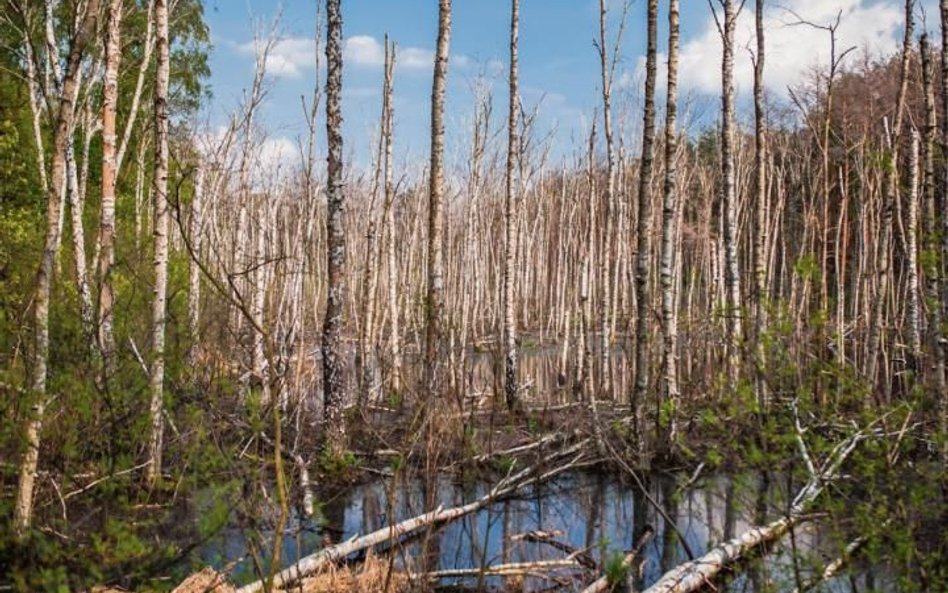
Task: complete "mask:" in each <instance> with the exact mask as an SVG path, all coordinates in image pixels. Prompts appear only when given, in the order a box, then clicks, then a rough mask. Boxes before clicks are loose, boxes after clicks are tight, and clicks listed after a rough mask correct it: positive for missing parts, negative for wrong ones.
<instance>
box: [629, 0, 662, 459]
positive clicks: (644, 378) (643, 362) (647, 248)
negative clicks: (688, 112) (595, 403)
mask: <svg viewBox="0 0 948 593" xmlns="http://www.w3.org/2000/svg"><path fill="white" fill-rule="evenodd" d="M657 33H658V0H649V2H648V44H647V49H646V53H645V113H644V115H643V125H642V164H641V167H640V168H639V195H638V198H639V216H638V229H637V234H638V252H637V253H636V258H635V259H636V265H635V301H636V306H637V311H636V315H635V391H634V393H633V396H632V407H633V408H635V409H636V410H639V409H640V408H641V407H642V405H643V404H644V401H645V398H646V397H647V396H648V390H649V386H650V383H651V380H650V376H649V375H650V366H651V358H652V357H651V352H650V348H649V341H650V340H649V336H650V335H651V323H650V321H651V309H652V307H651V305H652V294H651V286H650V284H649V282H650V278H649V276H650V271H651V263H652V261H651V260H652V189H651V184H652V160H653V158H654V152H655V148H654V144H655V79H656V73H657V70H658V68H657V62H658V60H657V55H658V52H657V49H656V44H657V41H656V39H657V36H658V34H657ZM635 417H637V418H639V417H641V413H640V412H636V414H635ZM642 431H643V427H642V426H641V425H640V423H637V425H636V427H635V432H636V434H637V436H636V439H637V441H638V443H639V444H640V445H641V444H642V443H643V442H644V440H643V435H642Z"/></svg>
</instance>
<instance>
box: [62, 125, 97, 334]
mask: <svg viewBox="0 0 948 593" xmlns="http://www.w3.org/2000/svg"><path fill="white" fill-rule="evenodd" d="M84 127H85V126H84ZM85 131H86V132H87V133H89V132H90V131H91V130H90V129H89V128H86V130H85ZM73 136H74V134H73ZM73 140H74V137H73V138H70V141H69V146H68V147H67V148H66V176H67V179H66V195H67V196H68V197H69V214H70V219H71V222H72V250H73V260H74V262H73V263H74V264H75V266H76V288H77V289H78V292H79V316H80V320H81V321H82V331H83V333H84V334H85V335H86V336H87V337H88V338H92V336H94V335H95V331H94V329H93V325H94V322H93V320H92V287H91V286H90V284H89V265H88V258H87V257H86V233H85V225H84V223H83V220H82V213H83V211H84V210H85V196H84V195H83V193H84V192H83V191H82V187H81V182H80V180H79V171H78V168H79V165H78V163H77V162H76V153H75V150H74V149H73Z"/></svg>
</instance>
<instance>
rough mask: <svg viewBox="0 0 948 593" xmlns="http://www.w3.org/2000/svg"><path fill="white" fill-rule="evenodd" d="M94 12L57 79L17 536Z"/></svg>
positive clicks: (32, 456) (23, 521) (32, 476)
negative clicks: (69, 153)
mask: <svg viewBox="0 0 948 593" xmlns="http://www.w3.org/2000/svg"><path fill="white" fill-rule="evenodd" d="M98 17H99V2H98V0H89V4H88V5H87V8H86V13H85V17H84V18H83V20H82V22H81V23H79V25H78V27H77V33H76V35H75V37H74V40H73V43H72V47H71V48H70V50H69V57H68V60H67V62H66V71H65V77H64V78H63V79H62V87H61V89H60V95H59V101H58V103H59V109H58V111H57V114H56V123H55V127H54V129H53V154H52V155H51V164H52V171H51V175H50V186H49V190H48V191H47V192H46V199H47V206H46V239H45V244H44V246H43V255H42V260H41V261H40V266H39V270H38V272H37V277H36V293H35V295H34V297H33V314H34V325H35V327H34V331H35V337H34V340H35V343H34V350H33V365H32V366H33V368H32V374H31V376H30V392H31V394H30V395H31V398H32V409H31V410H30V414H29V418H28V419H27V422H26V427H25V430H24V431H23V434H24V441H25V446H26V450H25V452H24V454H23V459H22V460H21V462H20V472H19V481H18V483H17V494H16V503H15V506H14V509H13V529H14V531H15V533H16V534H17V536H18V537H23V536H25V535H26V533H27V531H28V530H29V528H30V524H31V523H32V520H33V491H34V487H35V484H36V473H37V466H38V464H39V448H40V431H41V430H42V428H43V416H44V414H45V411H46V404H47V403H48V396H47V393H46V378H47V377H46V374H47V370H48V368H47V365H48V362H49V300H50V289H51V286H52V281H53V273H54V271H55V266H56V259H57V257H58V254H59V247H60V244H61V239H62V234H61V226H60V217H61V213H62V209H63V187H64V185H65V177H66V148H67V143H68V142H69V138H70V130H71V129H72V126H73V121H74V117H75V107H76V105H75V101H76V94H77V93H76V91H77V87H78V85H79V72H80V65H81V62H82V58H83V55H84V52H85V49H86V46H87V45H88V44H89V43H90V41H91V40H92V38H93V36H94V35H95V28H96V21H97V20H98Z"/></svg>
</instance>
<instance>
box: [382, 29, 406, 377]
mask: <svg viewBox="0 0 948 593" xmlns="http://www.w3.org/2000/svg"><path fill="white" fill-rule="evenodd" d="M388 52H389V53H388V59H389V71H390V74H389V76H388V77H387V80H388V86H387V87H386V88H385V94H386V96H387V99H386V101H385V106H386V113H385V202H384V205H383V210H384V215H385V226H386V232H387V233H388V244H387V246H386V249H387V252H386V256H387V259H388V314H389V319H390V320H389V323H390V324H391V326H390V328H389V332H390V333H389V338H388V340H389V350H390V352H391V355H392V360H391V365H392V390H393V391H395V392H396V393H397V392H399V391H400V390H401V380H402V379H401V376H402V350H401V346H402V345H401V332H400V330H399V321H400V320H399V315H400V311H399V307H398V260H397V258H396V257H395V184H394V181H393V178H392V143H393V141H394V139H393V135H394V133H395V125H394V118H395V104H394V103H393V102H392V94H393V88H394V83H395V81H394V77H395V59H396V57H395V43H394V42H393V43H392V44H391V48H390V49H389V50H388Z"/></svg>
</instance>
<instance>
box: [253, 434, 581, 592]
mask: <svg viewBox="0 0 948 593" xmlns="http://www.w3.org/2000/svg"><path fill="white" fill-rule="evenodd" d="M588 442H589V439H585V440H583V441H580V442H579V443H577V444H575V445H573V446H572V447H569V448H567V449H565V450H563V451H561V452H559V453H557V454H555V455H552V456H551V457H550V459H549V460H548V462H549V461H555V460H560V459H563V458H565V457H568V456H570V455H575V457H574V458H573V459H571V460H570V461H568V462H567V463H565V464H563V465H561V466H559V467H556V468H554V469H552V470H550V471H547V472H546V473H543V474H539V475H534V476H533V477H530V476H531V475H532V474H536V473H537V469H536V468H535V467H528V468H526V469H524V470H522V471H520V472H518V473H516V474H514V475H512V476H508V477H507V478H504V479H503V480H501V481H500V482H499V483H497V485H495V486H494V488H492V489H491V491H490V492H489V493H487V494H486V495H484V496H483V497H481V498H479V499H477V500H475V501H473V502H470V503H468V504H465V505H461V506H457V507H452V508H448V509H445V508H444V507H443V506H439V507H438V508H436V509H435V510H433V511H431V512H428V513H425V514H423V515H419V516H417V517H412V518H411V519H406V520H405V521H402V522H401V523H398V524H395V525H390V526H387V527H383V528H381V529H378V530H376V531H373V532H372V533H369V534H366V535H363V536H361V537H356V538H353V539H350V540H348V541H346V542H343V543H341V544H337V545H334V546H329V547H326V548H323V549H322V550H319V551H318V552H316V553H314V554H311V555H309V556H306V557H305V558H301V559H300V560H299V561H298V562H296V563H295V564H293V565H291V566H289V567H288V568H286V569H284V570H282V571H280V572H279V573H277V574H276V575H274V580H273V583H274V585H275V586H276V587H279V588H283V589H286V588H287V587H288V586H289V585H291V584H293V583H295V582H296V581H298V580H300V579H302V578H303V577H306V576H309V575H311V574H313V573H315V572H317V571H319V570H320V569H321V568H323V567H325V566H328V565H330V564H334V563H336V562H339V561H341V560H343V559H345V558H346V557H348V556H349V555H351V554H354V553H356V552H361V551H363V550H367V549H371V548H374V547H375V546H377V545H379V544H382V543H386V542H392V543H397V542H398V541H400V540H401V539H402V538H403V537H405V536H408V535H410V534H412V533H415V532H417V531H420V530H421V529H424V528H427V527H433V526H436V525H442V524H445V523H449V522H451V521H454V520H457V519H459V518H461V517H464V516H465V515H469V514H471V513H474V512H477V511H479V510H481V509H483V508H485V507H487V506H489V505H491V504H493V503H494V502H496V501H498V500H500V499H502V498H505V497H508V496H510V495H512V494H515V493H516V492H518V491H519V490H521V489H523V488H526V487H528V486H531V485H533V484H539V483H541V482H544V481H546V480H549V479H550V478H552V477H555V476H556V475H558V474H561V473H563V472H565V471H567V470H570V469H573V468H576V467H578V463H579V461H580V459H582V457H583V452H582V450H583V448H584V447H585V446H586V444H587V443H588ZM264 585H265V581H263V580H259V581H255V582H253V583H250V584H249V585H245V586H243V587H241V588H240V589H238V591H237V593H257V592H258V591H261V590H263V588H264Z"/></svg>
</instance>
